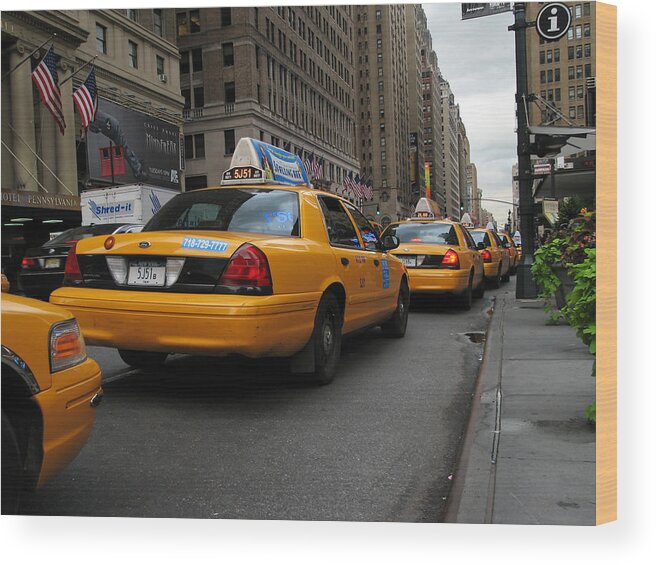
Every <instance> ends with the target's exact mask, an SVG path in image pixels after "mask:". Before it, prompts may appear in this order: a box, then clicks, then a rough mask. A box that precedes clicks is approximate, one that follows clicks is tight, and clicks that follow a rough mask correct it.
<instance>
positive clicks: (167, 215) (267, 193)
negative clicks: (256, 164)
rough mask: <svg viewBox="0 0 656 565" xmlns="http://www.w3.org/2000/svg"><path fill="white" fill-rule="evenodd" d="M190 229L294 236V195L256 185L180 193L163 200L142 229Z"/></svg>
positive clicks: (298, 232)
mask: <svg viewBox="0 0 656 565" xmlns="http://www.w3.org/2000/svg"><path fill="white" fill-rule="evenodd" d="M192 229H193V230H215V231H230V232H235V231H239V232H250V233H264V234H271V235H282V236H298V235H299V234H300V228H299V219H298V196H297V195H296V193H294V192H291V191H288V190H277V189H260V188H219V189H216V190H200V191H192V192H184V193H182V194H180V195H178V196H176V197H175V198H173V199H172V200H170V201H169V202H167V203H166V205H165V206H164V207H163V208H162V209H161V210H160V211H159V212H158V213H157V214H155V216H153V218H152V219H151V220H150V221H149V222H148V223H147V224H146V226H145V227H144V229H143V231H144V232H146V231H169V230H192Z"/></svg>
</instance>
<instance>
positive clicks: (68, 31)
mask: <svg viewBox="0 0 656 565" xmlns="http://www.w3.org/2000/svg"><path fill="white" fill-rule="evenodd" d="M2 17H3V19H7V18H10V19H13V20H15V21H17V22H20V23H22V24H24V25H25V26H27V27H29V28H32V29H36V30H39V31H42V32H43V33H44V34H45V35H46V36H48V35H52V34H53V33H54V34H57V41H61V42H64V43H65V44H67V46H69V47H74V48H77V47H79V46H80V45H81V44H82V43H84V42H86V40H87V38H88V36H89V32H88V31H87V30H85V29H84V28H82V27H80V25H79V23H78V22H77V20H75V19H74V18H72V17H71V16H69V15H68V14H67V13H66V12H65V11H63V10H48V11H36V12H34V11H25V12H3V13H2ZM21 40H22V41H23V42H25V43H30V42H31V41H30V39H28V38H26V37H21ZM35 46H36V44H35Z"/></svg>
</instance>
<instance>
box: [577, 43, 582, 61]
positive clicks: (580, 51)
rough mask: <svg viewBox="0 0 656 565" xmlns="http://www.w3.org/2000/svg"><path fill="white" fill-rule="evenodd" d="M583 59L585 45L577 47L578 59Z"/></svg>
mask: <svg viewBox="0 0 656 565" xmlns="http://www.w3.org/2000/svg"><path fill="white" fill-rule="evenodd" d="M581 57H583V45H577V46H576V58H577V59H580V58H581Z"/></svg>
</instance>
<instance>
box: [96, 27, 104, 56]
mask: <svg viewBox="0 0 656 565" xmlns="http://www.w3.org/2000/svg"><path fill="white" fill-rule="evenodd" d="M96 50H97V51H98V53H102V54H103V55H107V28H106V27H105V26H101V25H100V24H96Z"/></svg>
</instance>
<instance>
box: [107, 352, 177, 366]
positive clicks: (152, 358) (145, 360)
mask: <svg viewBox="0 0 656 565" xmlns="http://www.w3.org/2000/svg"><path fill="white" fill-rule="evenodd" d="M118 354H119V355H120V357H121V359H123V362H124V363H126V364H127V365H130V367H134V368H135V369H152V368H153V367H159V366H160V365H163V364H164V362H165V361H166V358H167V357H168V355H169V354H168V353H161V352H159V351H138V350H136V349H119V350H118Z"/></svg>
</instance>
